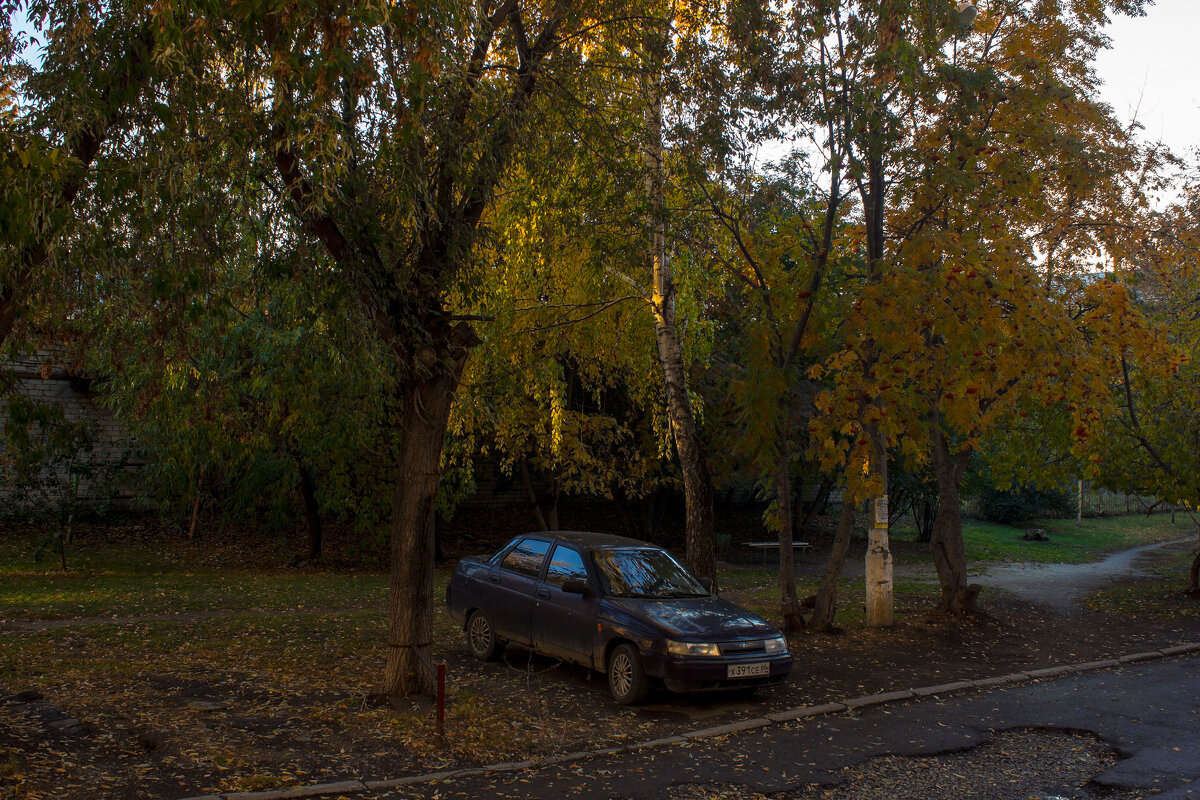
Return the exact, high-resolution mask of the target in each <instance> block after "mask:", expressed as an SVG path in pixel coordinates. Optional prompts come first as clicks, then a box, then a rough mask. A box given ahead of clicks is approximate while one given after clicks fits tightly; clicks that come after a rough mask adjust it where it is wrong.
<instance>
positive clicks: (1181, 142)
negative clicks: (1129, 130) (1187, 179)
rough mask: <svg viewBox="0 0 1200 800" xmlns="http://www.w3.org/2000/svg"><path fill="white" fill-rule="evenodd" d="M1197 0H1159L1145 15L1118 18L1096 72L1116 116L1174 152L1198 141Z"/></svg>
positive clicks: (1183, 152) (1199, 143)
mask: <svg viewBox="0 0 1200 800" xmlns="http://www.w3.org/2000/svg"><path fill="white" fill-rule="evenodd" d="M1197 30H1200V0H1157V2H1156V3H1154V5H1152V6H1149V7H1148V8H1147V10H1146V16H1144V17H1132V18H1131V17H1116V18H1115V19H1114V20H1113V23H1112V25H1111V26H1110V27H1109V29H1108V35H1109V38H1110V39H1111V40H1112V48H1111V49H1110V50H1106V51H1104V52H1102V53H1101V54H1100V57H1099V59H1098V60H1097V63H1096V71H1097V73H1098V74H1099V76H1100V78H1101V80H1103V81H1104V87H1103V89H1102V96H1103V98H1104V100H1105V101H1106V102H1107V103H1108V104H1109V105H1111V106H1112V107H1113V110H1114V111H1115V112H1116V114H1117V118H1118V119H1120V120H1122V121H1123V122H1129V121H1130V120H1131V119H1133V118H1134V116H1135V114H1136V117H1137V120H1138V121H1139V122H1140V123H1141V124H1142V126H1143V127H1144V130H1143V131H1142V136H1143V137H1144V138H1146V139H1149V140H1151V141H1163V142H1165V143H1166V144H1167V145H1168V146H1170V147H1171V149H1172V150H1174V151H1175V152H1176V153H1177V154H1178V155H1181V156H1188V155H1191V154H1192V153H1193V152H1194V151H1195V150H1196V148H1197V147H1198V146H1200V43H1198V42H1197V39H1196V31H1197Z"/></svg>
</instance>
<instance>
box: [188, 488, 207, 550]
mask: <svg viewBox="0 0 1200 800" xmlns="http://www.w3.org/2000/svg"><path fill="white" fill-rule="evenodd" d="M202 480H203V476H201V477H200V478H197V479H196V489H195V492H194V496H193V497H192V522H191V524H190V525H188V541H189V542H194V541H196V524H197V523H198V522H199V521H200V492H201V490H202V488H203V487H202V483H201V482H202Z"/></svg>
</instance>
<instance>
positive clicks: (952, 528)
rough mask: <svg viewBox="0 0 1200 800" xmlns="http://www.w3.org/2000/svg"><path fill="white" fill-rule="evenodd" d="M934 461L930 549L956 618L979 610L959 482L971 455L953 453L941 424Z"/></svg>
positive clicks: (945, 601)
mask: <svg viewBox="0 0 1200 800" xmlns="http://www.w3.org/2000/svg"><path fill="white" fill-rule="evenodd" d="M930 438H931V450H932V453H931V456H932V458H931V460H932V462H933V470H934V474H935V475H936V476H937V482H938V494H939V502H938V512H937V516H936V517H935V518H934V521H933V536H932V537H931V538H930V545H929V546H930V550H931V551H932V553H933V563H934V566H936V567H937V574H938V582H939V583H940V584H941V587H942V600H941V608H942V610H943V611H947V612H949V613H950V614H953V615H954V616H956V617H964V616H967V615H969V614H972V613H974V612H976V611H977V610H978V609H977V607H976V602H975V601H976V598H977V597H978V595H979V587H978V586H971V585H969V584H968V583H967V557H966V547H965V545H964V544H963V535H962V512H961V505H962V502H961V499H960V497H959V483H960V482H961V481H962V475H963V472H964V471H965V470H966V468H967V462H968V461H969V460H970V458H971V453H970V451H969V450H964V451H962V452H960V453H955V454H951V453H950V449H949V444H948V443H947V442H946V437H945V436H944V435H943V434H942V432H941V429H940V428H939V427H938V426H936V425H935V426H934V427H933V432H932V434H931V437H930Z"/></svg>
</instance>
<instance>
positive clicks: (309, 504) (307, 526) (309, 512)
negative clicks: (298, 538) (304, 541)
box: [296, 456, 324, 561]
mask: <svg viewBox="0 0 1200 800" xmlns="http://www.w3.org/2000/svg"><path fill="white" fill-rule="evenodd" d="M296 469H297V470H298V471H299V473H300V498H301V499H302V500H303V501H304V530H305V532H306V533H307V534H308V560H309V561H316V560H318V559H320V558H321V545H322V539H323V538H324V537H323V536H322V533H321V507H320V506H319V505H318V504H317V487H316V484H315V483H314V482H313V478H312V474H311V473H310V472H309V471H308V468H307V467H306V466H304V462H303V461H301V460H300V458H299V456H297V457H296Z"/></svg>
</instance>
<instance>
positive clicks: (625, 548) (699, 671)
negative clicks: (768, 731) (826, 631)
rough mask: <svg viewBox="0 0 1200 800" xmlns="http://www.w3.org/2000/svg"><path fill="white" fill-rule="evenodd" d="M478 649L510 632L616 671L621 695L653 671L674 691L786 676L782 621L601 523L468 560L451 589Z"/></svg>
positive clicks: (788, 663)
mask: <svg viewBox="0 0 1200 800" xmlns="http://www.w3.org/2000/svg"><path fill="white" fill-rule="evenodd" d="M446 607H447V608H448V609H449V610H450V614H451V615H452V616H453V617H454V618H455V620H457V621H458V622H460V623H461V624H462V625H463V629H464V630H465V631H466V634H467V644H468V646H469V647H470V649H471V654H472V655H473V656H475V658H478V659H482V660H490V659H494V658H497V657H498V656H499V655H500V652H501V651H502V649H503V648H504V645H505V644H506V643H508V642H512V643H514V644H518V645H521V646H523V647H527V648H530V649H532V650H535V651H537V652H539V653H543V654H545V655H548V656H552V657H555V658H561V659H563V660H565V661H571V662H574V663H576V664H582V665H583V666H585V667H588V668H590V669H595V670H601V671H604V672H606V673H607V674H608V685H609V688H610V689H611V691H612V695H613V697H614V698H615V699H616V700H617V702H619V703H626V704H629V703H637V702H640V701H641V700H643V699H644V698H645V697H646V694H647V693H648V691H649V689H650V684H651V681H652V680H653V681H657V682H661V683H663V684H664V685H665V686H666V688H668V689H670V690H672V691H677V692H692V691H703V690H708V689H723V688H742V687H746V688H749V687H753V686H758V685H762V684H765V683H775V682H778V681H782V680H783V679H784V678H786V677H787V674H788V672H789V671H790V670H791V668H792V657H791V655H790V654H789V652H788V647H787V640H786V639H784V637H783V634H781V633H780V631H779V629H778V628H776V627H775V626H773V625H771V624H769V623H768V622H766V621H765V620H763V619H761V618H759V617H757V616H755V615H754V614H751V613H750V612H749V611H746V610H745V609H743V608H739V607H738V606H736V605H734V604H733V603H730V602H728V601H725V600H721V599H720V598H717V597H715V596H713V595H712V594H711V593H710V592H709V591H708V589H707V588H706V587H705V586H704V585H703V584H702V583H701V582H700V581H698V580H696V578H694V577H692V575H691V574H690V573H689V572H688V571H687V570H686V569H684V567H683V566H682V565H681V564H680V563H679V562H678V561H676V560H675V559H674V558H673V557H672V556H671V554H670V553H668V552H667V551H666V550H663V549H662V548H661V547H656V546H654V545H652V544H647V543H646V542H641V541H638V540H637V539H629V538H626V537H624V536H612V535H609V534H602V533H576V532H556V533H534V534H528V535H526V536H518V537H517V538H515V539H513V540H512V541H511V542H509V543H508V544H507V545H505V546H504V547H503V548H501V549H500V551H499V552H497V553H496V554H495V555H493V556H491V557H487V558H483V557H481V558H464V559H462V560H461V561H459V563H458V568H457V569H456V570H455V572H454V577H453V578H452V579H451V581H450V585H449V586H448V587H447V588H446Z"/></svg>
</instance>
